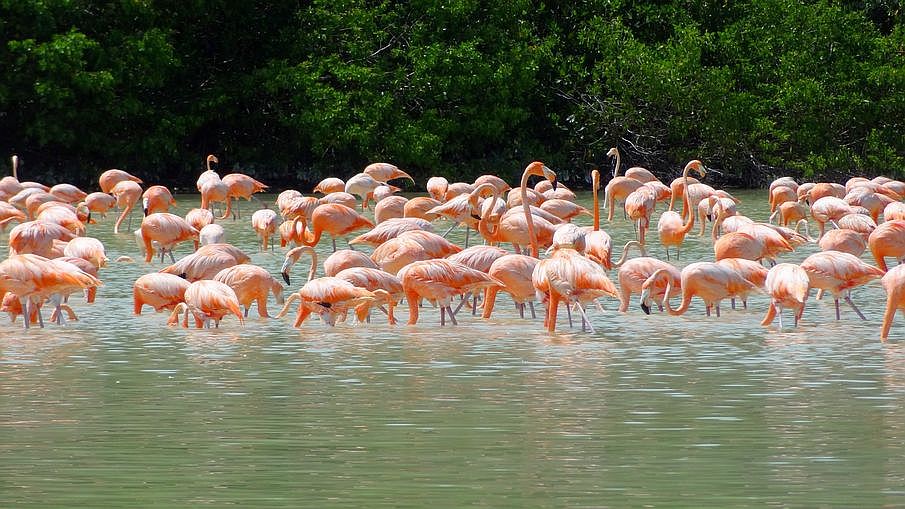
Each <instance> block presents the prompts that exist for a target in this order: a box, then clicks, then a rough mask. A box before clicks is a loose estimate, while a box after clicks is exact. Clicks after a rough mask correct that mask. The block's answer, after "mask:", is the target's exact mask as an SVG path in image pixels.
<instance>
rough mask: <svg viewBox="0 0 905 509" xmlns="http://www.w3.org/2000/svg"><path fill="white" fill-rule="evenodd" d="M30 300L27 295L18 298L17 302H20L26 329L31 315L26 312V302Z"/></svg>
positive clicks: (27, 308)
mask: <svg viewBox="0 0 905 509" xmlns="http://www.w3.org/2000/svg"><path fill="white" fill-rule="evenodd" d="M30 301H31V299H29V298H28V297H22V298H20V299H19V302H20V303H21V304H22V312H23V313H24V315H23V316H24V317H25V330H28V329H29V327H30V325H29V323H28V322H30V321H31V315H30V314H29V313H28V311H29V306H28V304H29V302H30Z"/></svg>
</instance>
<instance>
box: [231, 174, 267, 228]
mask: <svg viewBox="0 0 905 509" xmlns="http://www.w3.org/2000/svg"><path fill="white" fill-rule="evenodd" d="M222 180H223V183H224V184H226V188H227V193H226V212H224V213H223V216H224V217H226V216H228V215H229V214H230V212H231V211H232V200H233V198H235V199H236V200H238V199H239V198H244V199H245V200H246V201H251V199H252V198H254V194H255V193H260V192H263V191H265V190H266V189H267V188H268V187H270V186H268V185H267V184H264V183H263V182H259V181H257V180H255V179H254V178H252V177H249V176H248V175H246V174H244V173H230V174H228V175H224V176H223V179H222ZM236 217H240V218H241V217H242V214H241V212H240V211H239V202H238V201H236V212H235V213H234V214H233V219H236Z"/></svg>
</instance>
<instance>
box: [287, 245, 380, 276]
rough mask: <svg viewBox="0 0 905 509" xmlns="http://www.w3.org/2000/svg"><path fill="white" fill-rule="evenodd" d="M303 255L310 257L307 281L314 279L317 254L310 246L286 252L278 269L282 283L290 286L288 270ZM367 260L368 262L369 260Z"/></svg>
mask: <svg viewBox="0 0 905 509" xmlns="http://www.w3.org/2000/svg"><path fill="white" fill-rule="evenodd" d="M353 253H357V251H353ZM304 254H307V255H308V256H310V257H311V268H310V270H309V271H308V279H307V281H311V280H312V279H314V274H315V271H316V270H317V253H316V252H315V251H314V248H312V247H310V246H299V247H294V248H292V249H290V250H289V251H286V256H285V258H284V259H283V266H282V267H280V274H282V275H283V281H285V282H286V284H287V285H291V284H292V281H291V280H290V279H289V270H290V269H291V268H292V266H293V265H295V264H296V263H298V261H299V258H301V257H302V255H304ZM366 258H367V257H366ZM368 260H369V261H370V259H368Z"/></svg>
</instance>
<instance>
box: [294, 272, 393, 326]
mask: <svg viewBox="0 0 905 509" xmlns="http://www.w3.org/2000/svg"><path fill="white" fill-rule="evenodd" d="M386 298H387V295H386V292H384V291H383V290H377V291H375V292H369V291H368V290H365V289H364V288H360V287H357V286H355V285H353V284H352V283H349V282H348V281H345V280H342V279H339V278H336V277H329V276H326V277H319V278H316V279H312V280H311V281H308V282H307V283H305V285H304V286H303V287H302V288H301V290H299V291H298V292H295V293H292V294H290V295H289V297H287V298H286V303H285V304H284V305H283V309H281V310H280V312H279V313H278V314H277V316H276V317H277V318H282V317H283V316H285V315H286V313H287V312H288V311H289V306H291V305H292V303H293V302H295V301H296V300H297V301H299V307H298V314H297V315H296V318H295V322H294V323H293V325H292V326H293V327H295V328H299V327H301V325H302V323H304V321H305V320H306V319H307V318H308V317H309V316H310V315H311V313H316V314H318V315H320V317H321V319H322V320H323V321H324V323H326V324H327V325H330V326H333V325H336V321H337V319H338V318H339V317H341V316H345V315H346V313H348V312H349V311H350V310H354V311H355V315H356V316H357V318H358V320H359V322H363V321H364V320H365V317H367V315H368V313H369V312H370V310H371V306H372V305H374V303H375V301H377V300H378V299H386Z"/></svg>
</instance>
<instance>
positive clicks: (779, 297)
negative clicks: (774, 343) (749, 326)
mask: <svg viewBox="0 0 905 509" xmlns="http://www.w3.org/2000/svg"><path fill="white" fill-rule="evenodd" d="M764 288H765V290H766V292H767V295H769V296H770V307H769V308H768V309H767V314H766V315H765V316H764V319H763V321H761V325H770V323H772V322H773V319H774V318H776V315H779V327H780V328H782V310H783V308H786V307H788V308H792V309H793V310H794V311H795V313H794V315H793V316H794V317H795V327H798V321H799V320H801V315H802V313H804V305H805V303H806V302H807V300H808V292H809V291H810V289H811V283H810V279H809V277H808V273H807V272H806V271H805V270H804V269H802V268H801V267H800V266H798V265H795V264H794V263H780V264H777V265H775V266H773V267H772V268H771V269H770V271H769V272H768V273H767V279H766V280H765V281H764Z"/></svg>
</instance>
